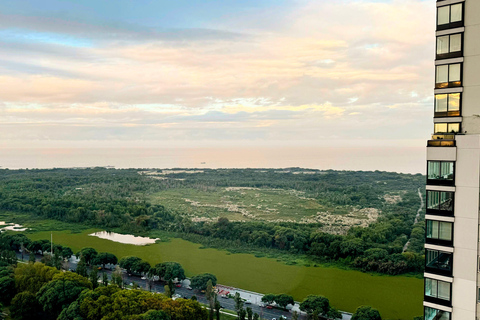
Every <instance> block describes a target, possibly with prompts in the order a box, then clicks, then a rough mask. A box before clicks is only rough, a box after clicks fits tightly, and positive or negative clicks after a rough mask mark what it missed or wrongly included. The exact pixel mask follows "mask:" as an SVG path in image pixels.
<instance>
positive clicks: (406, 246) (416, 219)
mask: <svg viewBox="0 0 480 320" xmlns="http://www.w3.org/2000/svg"><path fill="white" fill-rule="evenodd" d="M417 192H418V197H419V198H420V207H419V208H418V210H417V215H416V216H415V221H414V222H413V225H415V224H417V222H418V218H420V213H422V209H423V207H424V206H425V203H424V202H423V196H422V192H421V191H420V188H418V190H417ZM409 244H410V239H408V241H407V243H405V245H404V246H403V251H402V252H405V251H407V249H408V245H409Z"/></svg>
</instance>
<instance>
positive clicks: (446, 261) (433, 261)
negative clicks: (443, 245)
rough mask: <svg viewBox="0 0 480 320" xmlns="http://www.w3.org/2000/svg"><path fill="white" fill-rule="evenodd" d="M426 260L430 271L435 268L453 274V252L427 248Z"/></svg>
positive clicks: (437, 270)
mask: <svg viewBox="0 0 480 320" xmlns="http://www.w3.org/2000/svg"><path fill="white" fill-rule="evenodd" d="M425 260H426V261H425V266H426V268H427V269H430V271H432V269H434V270H435V271H436V272H439V273H442V274H445V275H451V274H452V264H453V263H452V262H453V255H452V254H451V253H449V252H443V251H437V250H430V249H427V250H426V254H425Z"/></svg>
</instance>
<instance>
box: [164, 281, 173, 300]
mask: <svg viewBox="0 0 480 320" xmlns="http://www.w3.org/2000/svg"><path fill="white" fill-rule="evenodd" d="M163 289H164V290H165V295H166V296H167V297H168V298H171V297H172V292H171V291H170V287H169V286H168V284H166V285H164V286H163Z"/></svg>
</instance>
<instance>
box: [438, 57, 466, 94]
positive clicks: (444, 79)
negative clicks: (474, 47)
mask: <svg viewBox="0 0 480 320" xmlns="http://www.w3.org/2000/svg"><path fill="white" fill-rule="evenodd" d="M461 85H462V64H461V63H453V64H444V65H439V66H437V67H436V75H435V88H437V89H439V88H448V87H460V86H461Z"/></svg>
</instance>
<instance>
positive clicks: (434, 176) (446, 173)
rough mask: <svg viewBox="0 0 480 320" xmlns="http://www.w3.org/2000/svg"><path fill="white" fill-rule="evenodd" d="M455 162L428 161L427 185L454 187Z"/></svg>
mask: <svg viewBox="0 0 480 320" xmlns="http://www.w3.org/2000/svg"><path fill="white" fill-rule="evenodd" d="M453 164H454V162H453V161H427V184H439V185H453V179H454V174H453V173H454V166H453Z"/></svg>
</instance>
